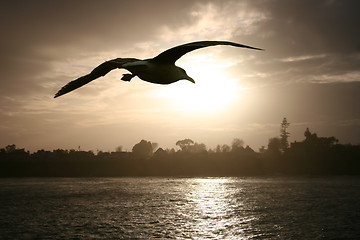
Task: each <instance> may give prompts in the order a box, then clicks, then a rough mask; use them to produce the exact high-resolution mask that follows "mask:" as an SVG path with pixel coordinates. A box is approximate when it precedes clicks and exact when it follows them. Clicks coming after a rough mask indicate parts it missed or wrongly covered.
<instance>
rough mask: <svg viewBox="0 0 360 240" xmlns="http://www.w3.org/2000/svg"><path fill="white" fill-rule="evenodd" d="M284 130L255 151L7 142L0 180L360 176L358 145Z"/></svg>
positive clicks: (238, 143) (0, 157) (0, 156)
mask: <svg viewBox="0 0 360 240" xmlns="http://www.w3.org/2000/svg"><path fill="white" fill-rule="evenodd" d="M285 120H286V119H285ZM285 123H286V122H285ZM287 126H288V125H285V127H284V128H283V131H282V134H281V136H280V137H275V138H272V139H270V140H269V144H268V146H267V148H265V147H263V148H262V149H260V150H259V152H255V151H254V150H253V149H251V148H250V147H249V146H246V147H244V146H243V141H242V140H240V139H234V141H233V143H232V146H228V145H218V146H217V147H216V148H215V149H206V146H205V144H202V143H200V144H199V143H196V142H194V141H193V140H191V139H183V140H179V141H178V142H177V143H176V145H177V146H178V147H179V148H180V149H179V150H177V151H176V150H175V149H165V150H164V149H162V148H158V146H157V144H156V143H152V142H150V141H146V140H142V141H141V142H139V143H138V144H136V145H135V146H134V147H133V149H132V151H131V152H123V151H122V149H121V147H119V148H118V149H117V151H116V152H101V151H100V152H97V153H96V154H95V153H94V152H92V151H81V150H80V149H79V150H74V149H72V150H62V149H57V150H53V151H45V150H38V151H36V152H34V153H30V152H28V151H25V149H17V148H16V146H15V145H14V144H13V145H8V146H6V147H5V148H1V149H0V177H122V176H190V177H193V176H265V175H360V145H351V144H346V145H344V144H338V140H337V139H336V138H335V137H318V136H317V134H316V133H311V132H310V130H309V129H306V131H305V134H304V135H305V139H304V140H303V141H301V142H292V143H288V142H287V137H288V133H287V132H286V127H287Z"/></svg>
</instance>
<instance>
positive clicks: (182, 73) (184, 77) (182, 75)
mask: <svg viewBox="0 0 360 240" xmlns="http://www.w3.org/2000/svg"><path fill="white" fill-rule="evenodd" d="M178 69H179V70H180V79H179V80H182V79H186V80H188V81H190V82H192V83H195V81H194V79H192V78H191V77H189V76H188V75H187V74H186V71H185V70H184V69H182V68H180V67H179V68H178Z"/></svg>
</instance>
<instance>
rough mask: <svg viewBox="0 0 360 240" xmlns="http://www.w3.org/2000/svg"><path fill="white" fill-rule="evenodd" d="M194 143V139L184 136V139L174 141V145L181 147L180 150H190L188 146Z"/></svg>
mask: <svg viewBox="0 0 360 240" xmlns="http://www.w3.org/2000/svg"><path fill="white" fill-rule="evenodd" d="M192 144H194V141H193V140H191V139H189V138H186V139H184V140H179V141H177V142H176V146H179V147H180V148H181V151H184V152H187V151H189V150H190V146H191V145H192Z"/></svg>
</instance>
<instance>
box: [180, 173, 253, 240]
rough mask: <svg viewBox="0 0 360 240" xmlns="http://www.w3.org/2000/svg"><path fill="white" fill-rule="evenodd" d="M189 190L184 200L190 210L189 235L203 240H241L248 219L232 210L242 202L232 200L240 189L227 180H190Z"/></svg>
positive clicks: (249, 220)
mask: <svg viewBox="0 0 360 240" xmlns="http://www.w3.org/2000/svg"><path fill="white" fill-rule="evenodd" d="M190 189H191V190H190V191H189V192H188V193H187V196H186V198H187V200H188V202H189V203H190V204H191V205H192V206H193V209H192V211H191V214H192V216H191V217H192V219H193V220H192V222H191V223H189V224H191V227H192V228H193V231H195V232H197V233H199V235H201V236H206V237H207V238H213V237H214V236H217V238H219V237H220V238H226V239H231V238H233V237H234V236H236V239H242V237H241V236H245V235H244V230H246V228H248V227H249V226H248V223H249V222H251V221H252V219H251V218H247V217H246V216H241V215H242V214H239V212H238V211H237V210H236V209H234V206H236V207H237V208H239V206H240V205H243V203H242V202H241V201H242V199H237V198H234V196H236V195H238V193H239V191H241V190H242V189H239V188H237V187H234V185H233V184H232V183H231V180H230V179H229V178H199V179H193V180H192V183H191V188H190ZM240 225H244V227H241V226H240ZM246 225H247V226H246Z"/></svg>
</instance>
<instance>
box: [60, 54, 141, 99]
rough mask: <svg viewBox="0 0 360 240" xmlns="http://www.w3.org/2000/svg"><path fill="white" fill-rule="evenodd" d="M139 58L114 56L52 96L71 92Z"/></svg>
mask: <svg viewBox="0 0 360 240" xmlns="http://www.w3.org/2000/svg"><path fill="white" fill-rule="evenodd" d="M136 61H139V59H135V58H116V59H113V60H109V61H106V62H104V63H102V64H100V65H99V66H97V67H96V68H94V70H92V71H91V72H90V73H89V74H87V75H85V76H82V77H79V78H78V79H76V80H74V81H71V82H69V83H68V84H66V85H65V86H64V87H62V88H61V89H60V90H59V91H58V92H57V93H56V94H55V96H54V98H57V97H59V96H61V95H64V94H65V93H68V92H71V91H73V90H75V89H77V88H79V87H81V86H83V85H85V84H87V83H89V82H91V81H93V80H95V79H97V78H99V77H102V76H105V75H106V74H107V73H108V72H110V71H111V70H113V69H116V68H123V65H124V64H126V63H129V62H136Z"/></svg>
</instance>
